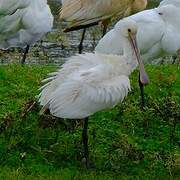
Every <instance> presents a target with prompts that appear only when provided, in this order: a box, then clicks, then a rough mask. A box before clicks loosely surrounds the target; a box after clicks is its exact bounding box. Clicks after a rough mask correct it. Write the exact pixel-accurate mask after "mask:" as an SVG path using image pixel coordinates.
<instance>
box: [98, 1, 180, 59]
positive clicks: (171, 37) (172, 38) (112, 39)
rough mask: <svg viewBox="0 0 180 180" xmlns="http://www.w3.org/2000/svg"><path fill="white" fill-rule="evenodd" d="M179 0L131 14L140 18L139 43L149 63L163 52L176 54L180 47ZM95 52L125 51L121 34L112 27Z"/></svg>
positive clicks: (119, 52)
mask: <svg viewBox="0 0 180 180" xmlns="http://www.w3.org/2000/svg"><path fill="white" fill-rule="evenodd" d="M170 2H171V3H170ZM176 2H177V1H176V0H171V1H165V0H164V1H162V2H161V4H160V6H159V7H158V8H155V9H150V10H145V11H142V12H139V13H137V14H135V15H132V16H130V17H127V19H133V20H134V21H136V23H137V25H138V33H137V43H138V46H139V49H140V51H141V54H142V58H143V60H144V61H145V62H149V61H152V60H153V59H154V58H158V57H162V56H163V55H167V54H174V53H175V52H176V51H177V50H178V49H180V21H179V19H180V6H179V3H178V2H179V1H178V2H177V4H176ZM172 12H173V13H172ZM116 26H118V23H117V24H116V25H115V27H116ZM95 51H96V52H99V53H105V54H118V55H119V54H122V53H123V44H122V41H121V37H120V36H119V34H118V33H116V31H115V30H114V29H112V30H111V31H110V32H108V33H107V34H106V35H105V36H104V37H103V38H102V39H101V40H100V42H99V43H98V45H97V47H96V48H95Z"/></svg>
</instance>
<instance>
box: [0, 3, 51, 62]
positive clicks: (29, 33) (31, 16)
mask: <svg viewBox="0 0 180 180" xmlns="http://www.w3.org/2000/svg"><path fill="white" fill-rule="evenodd" d="M52 26H53V16H52V14H51V11H50V8H49V6H48V4H47V0H0V49H8V48H10V47H20V48H25V52H24V56H23V59H22V63H25V59H26V54H27V53H28V50H29V47H30V46H31V45H33V44H34V43H35V42H36V41H38V40H40V39H41V38H42V37H43V35H44V34H46V33H47V32H49V31H51V29H52Z"/></svg>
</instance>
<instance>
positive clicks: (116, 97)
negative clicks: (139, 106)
mask: <svg viewBox="0 0 180 180" xmlns="http://www.w3.org/2000/svg"><path fill="white" fill-rule="evenodd" d="M75 76H77V77H75V78H70V79H69V80H66V81H64V82H63V83H62V84H61V85H60V86H58V87H57V88H56V90H55V91H53V92H52V93H51V94H50V95H49V101H48V103H47V104H48V107H49V109H50V111H51V113H52V114H53V115H54V116H57V117H62V118H71V119H77V118H83V117H87V116H89V115H91V114H93V113H95V112H97V111H99V110H102V109H105V108H111V107H113V106H114V105H116V104H117V103H118V102H119V101H122V100H123V99H124V97H125V96H126V95H127V93H128V91H129V89H130V82H129V78H128V77H127V76H124V75H120V76H114V77H110V78H107V77H106V75H105V77H106V78H105V79H103V78H102V77H103V76H100V74H99V72H97V73H95V72H94V71H93V70H92V71H91V70H90V71H86V72H81V73H80V74H79V75H75ZM47 104H46V105H47ZM46 105H45V106H46Z"/></svg>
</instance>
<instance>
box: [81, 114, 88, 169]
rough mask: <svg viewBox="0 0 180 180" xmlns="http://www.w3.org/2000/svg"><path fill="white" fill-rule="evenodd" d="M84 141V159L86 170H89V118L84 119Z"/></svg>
mask: <svg viewBox="0 0 180 180" xmlns="http://www.w3.org/2000/svg"><path fill="white" fill-rule="evenodd" d="M82 141H83V146H84V152H83V153H84V159H85V164H86V168H89V150H88V117H87V118H85V119H84V127H83V132H82Z"/></svg>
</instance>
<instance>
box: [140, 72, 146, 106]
mask: <svg viewBox="0 0 180 180" xmlns="http://www.w3.org/2000/svg"><path fill="white" fill-rule="evenodd" d="M139 87H140V92H141V104H142V108H144V107H145V99H144V85H143V84H142V82H141V80H140V74H139Z"/></svg>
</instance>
